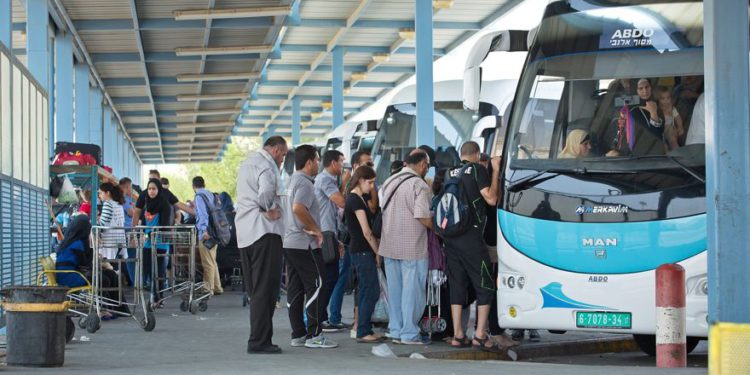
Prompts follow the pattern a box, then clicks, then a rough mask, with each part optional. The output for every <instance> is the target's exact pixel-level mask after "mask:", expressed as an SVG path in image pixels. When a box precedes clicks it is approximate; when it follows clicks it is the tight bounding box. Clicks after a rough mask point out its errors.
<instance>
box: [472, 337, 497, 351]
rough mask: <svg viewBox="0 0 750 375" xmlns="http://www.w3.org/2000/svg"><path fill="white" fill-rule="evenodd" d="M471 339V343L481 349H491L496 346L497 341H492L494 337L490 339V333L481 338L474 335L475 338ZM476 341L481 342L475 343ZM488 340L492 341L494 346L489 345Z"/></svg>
mask: <svg viewBox="0 0 750 375" xmlns="http://www.w3.org/2000/svg"><path fill="white" fill-rule="evenodd" d="M471 341H472V343H471V345H472V346H474V347H476V348H479V349H485V348H487V349H491V348H492V347H494V346H495V343H494V342H493V341H492V339H490V336H489V335H486V336H484V338H479V337H476V336H474V338H473V339H472V340H471ZM474 341H476V342H478V343H479V344H477V345H475V344H474ZM487 342H489V343H491V344H492V346H487Z"/></svg>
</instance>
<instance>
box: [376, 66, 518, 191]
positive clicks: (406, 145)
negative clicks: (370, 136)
mask: <svg viewBox="0 0 750 375" xmlns="http://www.w3.org/2000/svg"><path fill="white" fill-rule="evenodd" d="M515 87H516V81H515V80H498V81H491V82H485V83H484V92H483V94H482V97H481V101H480V102H479V104H478V106H477V108H475V109H473V110H466V109H464V106H463V103H462V97H461V90H462V83H461V81H460V80H453V81H443V82H435V83H434V102H435V104H434V105H435V110H434V111H435V112H434V129H435V147H434V149H435V159H436V160H435V162H436V163H437V165H438V169H440V168H442V167H448V166H451V167H452V166H455V165H458V163H459V162H460V160H459V153H458V150H459V149H460V147H461V144H462V143H464V142H466V141H469V140H472V139H474V140H475V141H478V143H480V145H481V146H482V148H483V149H484V148H485V147H486V146H485V143H486V142H485V141H486V139H489V137H490V136H492V134H494V133H495V132H496V129H497V127H498V124H501V123H502V115H503V113H504V111H505V110H506V109H507V108H508V107H509V104H510V102H511V100H512V95H513V90H514V89H515ZM416 111H417V104H416V85H411V86H407V87H405V88H404V89H403V90H401V91H400V92H399V93H398V94H396V96H394V98H393V100H392V101H391V104H390V105H389V106H388V108H387V109H386V111H385V115H384V117H383V119H381V120H380V126H379V130H378V133H377V136H376V137H375V141H374V145H373V150H375V152H374V155H373V158H374V160H375V166H376V169H377V175H378V182H379V183H382V182H383V181H385V179H387V178H388V176H389V175H390V165H391V163H392V162H393V161H396V160H404V159H405V158H406V156H407V155H408V154H409V152H411V151H412V150H413V149H414V148H416V147H417V146H419V145H418V144H417V143H416V142H417V140H416V139H417V120H416ZM486 123H490V124H492V126H489V129H490V131H485V132H484V135H482V132H479V133H475V132H474V130H475V128H476V125H477V124H486ZM487 128H488V127H487V126H486V125H482V129H487ZM473 136H476V137H477V138H473ZM485 137H487V138H485ZM492 139H493V140H494V136H492ZM487 148H489V147H487Z"/></svg>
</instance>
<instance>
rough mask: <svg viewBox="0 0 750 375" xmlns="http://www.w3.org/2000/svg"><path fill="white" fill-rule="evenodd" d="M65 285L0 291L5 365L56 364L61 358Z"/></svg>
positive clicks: (66, 305) (63, 339) (60, 363)
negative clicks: (4, 333) (3, 320)
mask: <svg viewBox="0 0 750 375" xmlns="http://www.w3.org/2000/svg"><path fill="white" fill-rule="evenodd" d="M67 291H68V289H67V288H59V287H46V286H19V287H15V286H12V287H8V288H5V289H3V290H1V291H0V296H2V298H3V303H2V305H3V308H4V309H5V313H6V321H5V322H6V328H7V335H6V338H7V349H6V358H5V359H6V362H7V364H8V365H9V366H36V367H59V366H62V365H63V362H64V361H65V324H66V322H65V318H66V315H67V310H68V302H67V301H66V300H67V298H66V292H67Z"/></svg>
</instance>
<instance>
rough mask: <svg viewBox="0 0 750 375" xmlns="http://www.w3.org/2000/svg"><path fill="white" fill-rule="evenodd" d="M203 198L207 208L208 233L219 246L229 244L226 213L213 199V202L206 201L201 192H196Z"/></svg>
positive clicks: (229, 232)
mask: <svg viewBox="0 0 750 375" xmlns="http://www.w3.org/2000/svg"><path fill="white" fill-rule="evenodd" d="M196 195H198V196H200V197H201V198H202V199H203V203H204V204H205V205H206V209H207V210H208V235H209V236H211V238H213V239H214V240H216V241H217V242H218V243H219V244H220V245H221V246H227V245H229V242H230V241H231V240H232V230H231V225H230V224H229V220H228V219H227V214H226V213H225V212H224V210H222V209H221V205H219V204H217V202H216V200H214V204H213V205H211V204H209V203H208V199H206V196H205V195H203V194H196Z"/></svg>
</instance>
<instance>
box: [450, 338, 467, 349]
mask: <svg viewBox="0 0 750 375" xmlns="http://www.w3.org/2000/svg"><path fill="white" fill-rule="evenodd" d="M455 343H458V344H455ZM448 345H450V346H451V347H454V348H470V347H471V341H470V340H469V338H468V337H454V338H452V339H451V340H449V341H448Z"/></svg>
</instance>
